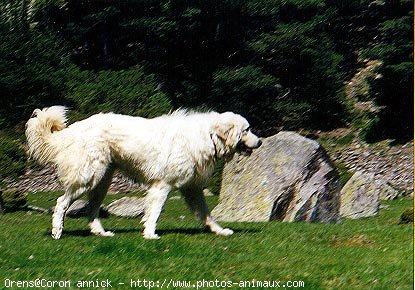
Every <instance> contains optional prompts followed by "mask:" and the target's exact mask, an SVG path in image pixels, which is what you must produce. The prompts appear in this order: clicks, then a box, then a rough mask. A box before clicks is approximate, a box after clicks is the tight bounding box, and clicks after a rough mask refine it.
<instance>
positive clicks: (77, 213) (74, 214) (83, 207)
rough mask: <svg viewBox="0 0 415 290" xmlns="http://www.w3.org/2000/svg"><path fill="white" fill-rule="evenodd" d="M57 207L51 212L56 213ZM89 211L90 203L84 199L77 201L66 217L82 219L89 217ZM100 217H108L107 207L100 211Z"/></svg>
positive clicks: (101, 208)
mask: <svg viewBox="0 0 415 290" xmlns="http://www.w3.org/2000/svg"><path fill="white" fill-rule="evenodd" d="M54 210H55V207H52V208H51V209H50V212H52V213H53V212H54ZM87 211H88V201H86V200H83V199H78V200H75V201H74V202H73V203H72V204H71V206H70V207H69V208H68V210H67V211H66V214H65V216H66V217H70V218H80V217H85V216H87ZM99 216H100V217H108V211H107V210H106V208H105V207H103V206H101V207H100V209H99Z"/></svg>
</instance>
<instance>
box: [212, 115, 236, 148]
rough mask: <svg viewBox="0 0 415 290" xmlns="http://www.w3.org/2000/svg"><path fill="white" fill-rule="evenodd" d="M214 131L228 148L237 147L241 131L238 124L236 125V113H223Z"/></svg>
mask: <svg viewBox="0 0 415 290" xmlns="http://www.w3.org/2000/svg"><path fill="white" fill-rule="evenodd" d="M214 132H215V134H216V136H218V138H219V139H221V140H222V142H223V143H224V144H225V145H226V146H227V147H228V148H234V147H236V145H237V144H238V142H239V139H240V137H241V132H240V130H239V129H238V126H237V125H235V114H233V113H231V112H226V113H223V114H221V115H220V117H219V120H218V122H217V123H216V125H215V127H214Z"/></svg>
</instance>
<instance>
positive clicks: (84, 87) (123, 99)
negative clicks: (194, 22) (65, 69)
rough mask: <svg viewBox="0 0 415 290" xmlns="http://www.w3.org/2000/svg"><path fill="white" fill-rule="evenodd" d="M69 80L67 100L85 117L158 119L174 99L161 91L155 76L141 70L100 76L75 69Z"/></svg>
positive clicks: (135, 68)
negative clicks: (100, 114) (105, 115)
mask: <svg viewBox="0 0 415 290" xmlns="http://www.w3.org/2000/svg"><path fill="white" fill-rule="evenodd" d="M68 79H69V80H68V82H67V86H68V92H67V98H68V99H69V100H71V101H72V102H73V103H75V104H76V105H77V106H78V109H79V111H80V112H82V113H85V114H91V113H96V112H116V113H122V114H128V115H135V116H142V117H155V116H159V115H162V114H165V113H168V112H169V111H170V110H171V108H172V107H171V103H170V100H169V99H168V98H167V97H166V96H165V94H164V93H162V92H159V91H158V90H157V83H156V82H155V80H154V76H153V75H151V74H146V73H145V72H144V71H143V69H142V68H140V67H134V68H131V69H129V70H120V71H109V70H108V71H101V72H99V73H94V72H91V71H87V70H84V71H81V70H79V69H76V68H75V69H73V71H71V77H70V78H68Z"/></svg>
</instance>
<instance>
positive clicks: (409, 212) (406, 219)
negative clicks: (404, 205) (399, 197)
mask: <svg viewBox="0 0 415 290" xmlns="http://www.w3.org/2000/svg"><path fill="white" fill-rule="evenodd" d="M413 222H414V208H409V209H406V210H405V211H404V212H403V213H402V214H401V218H400V222H399V223H400V224H409V223H413Z"/></svg>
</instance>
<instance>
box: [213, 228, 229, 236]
mask: <svg viewBox="0 0 415 290" xmlns="http://www.w3.org/2000/svg"><path fill="white" fill-rule="evenodd" d="M216 234H218V235H221V236H230V235H232V234H233V231H232V230H231V229H221V230H220V231H218V232H217V233H216Z"/></svg>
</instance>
